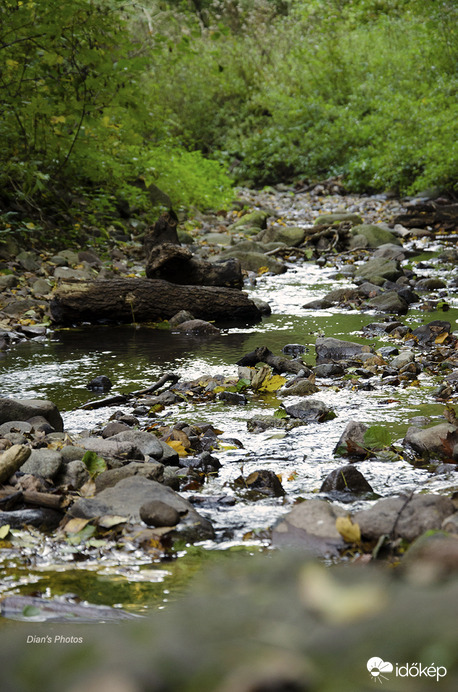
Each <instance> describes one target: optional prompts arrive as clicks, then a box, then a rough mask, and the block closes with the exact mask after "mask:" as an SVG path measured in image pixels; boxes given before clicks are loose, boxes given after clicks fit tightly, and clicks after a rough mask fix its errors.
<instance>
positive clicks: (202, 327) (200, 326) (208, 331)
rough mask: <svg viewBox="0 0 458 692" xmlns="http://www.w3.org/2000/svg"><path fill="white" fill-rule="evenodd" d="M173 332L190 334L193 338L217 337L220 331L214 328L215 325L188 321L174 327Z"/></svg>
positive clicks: (202, 321) (201, 321) (199, 321)
mask: <svg viewBox="0 0 458 692" xmlns="http://www.w3.org/2000/svg"><path fill="white" fill-rule="evenodd" d="M175 330H176V331H178V332H184V333H186V334H192V335H193V336H218V335H219V334H220V330H219V329H218V328H217V327H215V325H213V324H211V323H210V322H206V321H205V320H188V321H186V322H180V324H178V325H176V326H175Z"/></svg>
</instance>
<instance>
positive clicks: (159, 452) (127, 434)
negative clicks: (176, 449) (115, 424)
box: [110, 430, 164, 461]
mask: <svg viewBox="0 0 458 692" xmlns="http://www.w3.org/2000/svg"><path fill="white" fill-rule="evenodd" d="M110 441H116V442H129V443H130V444H132V445H134V446H135V447H136V448H137V449H139V450H140V452H141V453H142V454H144V455H145V457H153V459H156V460H157V461H158V460H160V459H161V458H162V456H163V454H164V451H163V447H162V445H161V443H160V441H159V440H158V439H157V437H156V436H155V435H153V434H152V433H149V432H141V431H140V430H125V431H123V432H120V433H117V434H116V435H113V436H112V437H111V438H110Z"/></svg>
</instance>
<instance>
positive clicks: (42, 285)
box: [32, 279, 52, 296]
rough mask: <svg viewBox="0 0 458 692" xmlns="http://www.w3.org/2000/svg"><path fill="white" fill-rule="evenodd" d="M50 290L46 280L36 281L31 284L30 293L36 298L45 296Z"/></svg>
mask: <svg viewBox="0 0 458 692" xmlns="http://www.w3.org/2000/svg"><path fill="white" fill-rule="evenodd" d="M51 290H52V287H51V284H50V283H49V281H47V280H46V279H37V280H36V281H34V282H33V284H32V293H34V294H35V295H38V296H47V295H48V294H49V293H51Z"/></svg>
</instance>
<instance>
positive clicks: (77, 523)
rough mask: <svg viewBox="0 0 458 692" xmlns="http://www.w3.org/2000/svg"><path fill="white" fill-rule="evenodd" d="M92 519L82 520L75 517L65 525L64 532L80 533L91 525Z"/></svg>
mask: <svg viewBox="0 0 458 692" xmlns="http://www.w3.org/2000/svg"><path fill="white" fill-rule="evenodd" d="M89 521H90V519H80V518H79V517H75V518H74V519H70V521H69V522H68V524H65V526H64V531H65V533H79V532H80V531H81V530H82V529H84V527H85V526H87V524H89Z"/></svg>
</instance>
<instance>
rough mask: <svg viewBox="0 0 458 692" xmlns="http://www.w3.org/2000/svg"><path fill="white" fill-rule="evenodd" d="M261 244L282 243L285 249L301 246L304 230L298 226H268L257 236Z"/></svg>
mask: <svg viewBox="0 0 458 692" xmlns="http://www.w3.org/2000/svg"><path fill="white" fill-rule="evenodd" d="M257 239H259V240H260V241H261V242H263V243H273V242H278V243H284V244H285V245H286V246H287V247H296V246H298V245H302V243H303V242H304V239H305V229H304V228H300V227H299V226H270V227H269V228H266V230H265V231H262V232H261V233H260V234H259V235H258V236H257Z"/></svg>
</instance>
